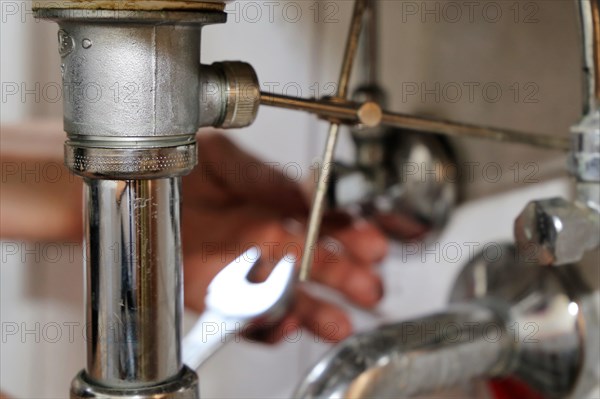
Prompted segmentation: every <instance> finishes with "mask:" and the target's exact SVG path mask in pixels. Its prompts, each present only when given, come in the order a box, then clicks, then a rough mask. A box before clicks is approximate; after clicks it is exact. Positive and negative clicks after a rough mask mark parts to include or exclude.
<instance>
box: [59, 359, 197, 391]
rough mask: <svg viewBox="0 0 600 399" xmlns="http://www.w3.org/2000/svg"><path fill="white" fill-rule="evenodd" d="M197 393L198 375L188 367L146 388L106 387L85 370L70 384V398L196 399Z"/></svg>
mask: <svg viewBox="0 0 600 399" xmlns="http://www.w3.org/2000/svg"><path fill="white" fill-rule="evenodd" d="M198 395H199V387H198V377H197V376H196V373H194V372H193V371H192V370H191V369H189V368H188V367H184V368H183V370H182V371H181V373H180V374H179V375H178V376H177V377H176V378H175V379H173V380H172V381H169V382H165V383H164V384H162V385H158V386H154V387H148V388H136V389H126V388H108V387H103V386H99V385H96V384H94V383H93V382H91V381H89V379H88V377H87V375H86V373H85V372H83V371H82V372H81V373H79V375H78V376H77V377H76V378H75V380H74V381H73V384H72V386H71V398H72V399H84V398H85V399H115V398H121V399H140V398H152V399H196V398H198Z"/></svg>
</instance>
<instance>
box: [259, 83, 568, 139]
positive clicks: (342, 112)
mask: <svg viewBox="0 0 600 399" xmlns="http://www.w3.org/2000/svg"><path fill="white" fill-rule="evenodd" d="M261 104H262V105H267V106H272V107H278V108H285V109H292V110H297V111H305V112H309V113H312V114H316V115H318V116H320V117H323V118H332V119H334V120H337V121H341V122H343V123H346V124H357V123H364V122H365V121H366V118H365V117H364V115H361V114H360V111H361V109H362V108H363V106H364V105H362V104H355V103H352V102H349V101H342V100H335V103H333V102H325V101H322V100H321V101H319V100H314V99H304V98H296V97H289V96H282V95H274V94H268V93H263V94H262V97H261ZM381 124H382V125H386V126H391V127H397V128H401V129H411V130H417V131H421V132H426V133H437V134H443V135H445V136H454V137H469V138H477V139H487V140H494V141H501V142H508V143H518V144H526V145H532V146H535V147H538V148H547V149H551V150H561V151H568V150H569V149H570V145H571V142H570V139H569V137H557V136H550V135H544V134H535V133H525V132H519V131H515V130H508V129H497V128H491V127H483V126H476V125H470V124H465V123H458V122H451V121H444V120H435V119H429V118H425V117H419V116H413V115H403V114H398V113H394V112H388V111H384V112H383V115H382V118H381Z"/></svg>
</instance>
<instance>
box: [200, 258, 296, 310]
mask: <svg viewBox="0 0 600 399" xmlns="http://www.w3.org/2000/svg"><path fill="white" fill-rule="evenodd" d="M259 259H260V250H259V249H258V248H251V249H250V250H248V251H246V252H245V253H244V254H243V255H241V256H240V257H238V258H237V259H236V260H235V261H233V262H232V263H230V264H229V265H228V266H227V267H225V268H224V269H223V270H222V271H221V272H220V273H219V274H217V276H216V277H215V278H214V279H213V281H212V282H211V284H210V285H209V286H208V290H207V295H206V300H205V302H206V309H207V310H210V311H211V312H215V313H218V314H220V315H221V316H222V317H224V318H231V319H236V320H238V321H240V320H243V321H248V320H250V321H251V320H256V319H257V318H265V317H266V318H268V319H272V318H273V315H275V314H277V315H278V316H281V315H282V314H281V313H283V312H284V311H285V310H286V309H287V306H288V305H289V302H290V299H291V296H292V294H293V286H294V282H295V280H296V278H295V276H296V274H295V267H294V265H295V263H296V259H295V258H292V257H289V256H286V257H285V258H283V259H282V260H281V261H280V262H279V263H278V264H277V265H276V266H275V268H274V269H273V271H272V272H271V274H270V275H269V277H268V278H267V280H266V281H264V282H262V283H252V282H250V281H249V280H248V278H247V277H248V274H249V273H250V271H251V270H252V268H253V267H254V266H255V265H256V263H257V262H258V260H259Z"/></svg>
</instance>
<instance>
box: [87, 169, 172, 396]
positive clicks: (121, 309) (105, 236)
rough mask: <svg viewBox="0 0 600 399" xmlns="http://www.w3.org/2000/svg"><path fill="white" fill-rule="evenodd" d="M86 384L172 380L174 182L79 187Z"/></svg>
mask: <svg viewBox="0 0 600 399" xmlns="http://www.w3.org/2000/svg"><path fill="white" fill-rule="evenodd" d="M85 203H86V212H85V226H86V231H85V237H86V238H85V249H86V256H85V265H86V274H87V276H86V277H87V278H86V280H87V292H86V297H87V305H86V313H87V316H86V317H87V323H88V324H87V325H88V331H87V350H88V364H87V376H88V378H89V379H90V380H92V381H94V382H95V383H97V384H99V385H103V386H109V387H113V388H136V387H144V386H151V385H156V384H158V383H162V382H164V381H167V380H169V379H171V378H173V377H175V376H177V375H178V374H179V372H180V371H181V369H182V363H181V353H180V342H181V340H180V336H181V326H180V324H181V315H182V311H183V298H182V281H181V278H182V273H183V272H182V255H181V244H180V243H181V239H180V179H179V178H171V179H161V180H138V181H110V180H87V181H86V188H85Z"/></svg>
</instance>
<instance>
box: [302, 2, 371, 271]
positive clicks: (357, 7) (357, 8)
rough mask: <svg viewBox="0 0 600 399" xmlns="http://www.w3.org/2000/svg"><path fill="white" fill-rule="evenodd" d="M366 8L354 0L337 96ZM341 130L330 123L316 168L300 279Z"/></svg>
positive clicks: (343, 90) (344, 87)
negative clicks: (318, 168)
mask: <svg viewBox="0 0 600 399" xmlns="http://www.w3.org/2000/svg"><path fill="white" fill-rule="evenodd" d="M366 8H367V1H366V0H355V3H354V13H353V16H352V22H351V24H350V32H349V33H348V40H347V42H346V50H345V51H344V59H343V62H342V71H341V72H340V79H339V85H338V90H337V98H341V99H345V98H346V97H347V95H348V87H349V83H350V78H351V76H352V67H353V66H354V59H355V58H356V53H357V50H358V41H359V39H360V33H361V30H362V25H363V20H364V14H365V11H366ZM339 132H340V124H339V123H338V122H337V121H336V122H334V123H332V124H331V126H330V128H329V134H328V136H327V143H326V145H325V154H324V155H323V164H322V165H321V169H320V170H319V182H318V184H317V189H316V191H315V197H314V199H313V206H312V209H311V212H310V216H309V220H308V230H307V232H306V242H305V246H304V253H303V255H302V263H301V266H300V280H301V281H307V280H308V279H309V277H310V269H311V266H312V260H313V257H314V254H315V250H316V248H315V244H316V243H317V239H318V237H319V232H320V230H321V221H322V219H323V213H324V211H325V198H326V196H327V188H328V187H329V180H330V178H331V169H332V168H331V167H330V166H331V164H332V162H333V156H334V153H335V147H336V145H337V141H338V136H339Z"/></svg>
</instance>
